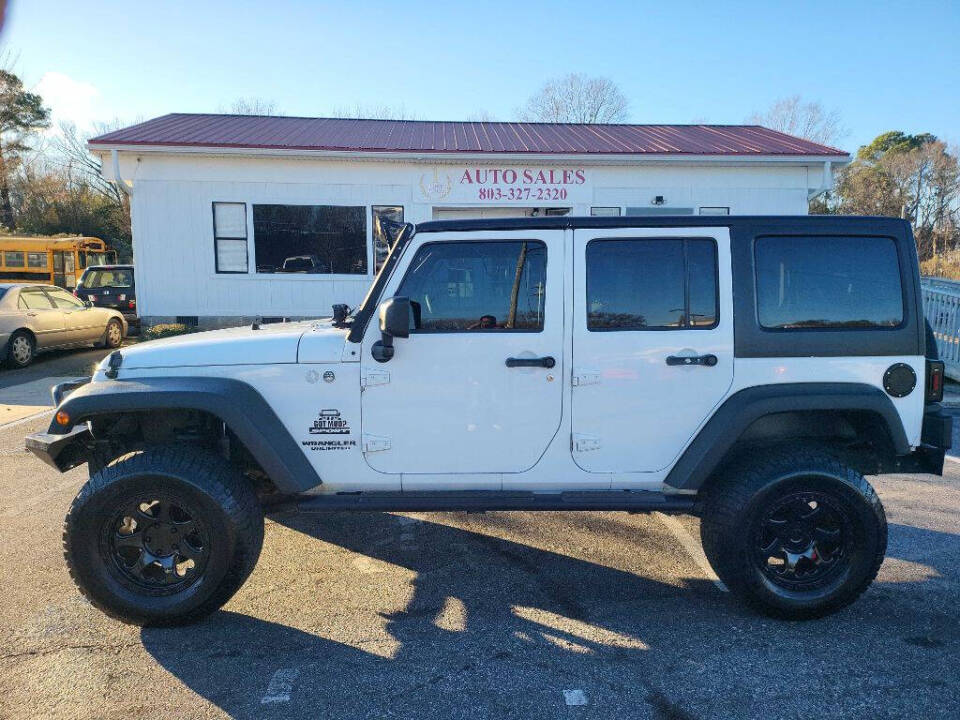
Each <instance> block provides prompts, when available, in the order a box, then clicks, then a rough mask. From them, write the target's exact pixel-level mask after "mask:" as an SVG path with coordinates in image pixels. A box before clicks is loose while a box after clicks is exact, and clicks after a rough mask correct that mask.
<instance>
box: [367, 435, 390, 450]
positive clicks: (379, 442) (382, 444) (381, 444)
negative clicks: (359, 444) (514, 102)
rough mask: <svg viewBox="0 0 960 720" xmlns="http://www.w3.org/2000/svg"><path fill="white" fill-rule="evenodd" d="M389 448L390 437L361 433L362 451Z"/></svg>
mask: <svg viewBox="0 0 960 720" xmlns="http://www.w3.org/2000/svg"><path fill="white" fill-rule="evenodd" d="M389 449H390V438H388V437H386V436H384V435H367V434H364V435H363V451H364V452H380V451H382V450H389Z"/></svg>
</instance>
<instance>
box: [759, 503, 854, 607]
mask: <svg viewBox="0 0 960 720" xmlns="http://www.w3.org/2000/svg"><path fill="white" fill-rule="evenodd" d="M753 538H754V540H753V546H754V550H755V555H754V559H755V562H756V563H757V565H758V567H759V568H760V570H761V572H763V574H764V575H765V576H766V577H767V578H769V579H770V580H771V581H772V582H774V583H775V584H777V585H779V586H781V587H783V588H786V589H788V590H800V591H802V590H811V589H814V588H817V587H822V586H823V585H824V584H825V583H829V582H830V580H831V579H833V578H834V577H836V576H837V575H838V574H840V573H842V572H843V570H844V568H845V566H846V564H847V561H848V560H849V558H850V553H851V550H852V549H851V548H850V547H849V546H850V544H851V543H852V540H853V529H852V528H851V526H850V519H849V517H848V516H847V514H846V512H845V510H844V509H843V508H842V507H840V506H839V505H838V503H837V502H836V500H835V499H834V498H832V497H830V496H829V495H827V494H826V493H822V492H803V491H799V492H789V493H786V494H785V495H783V496H781V497H780V498H778V499H776V500H774V501H773V502H771V503H770V504H769V505H768V507H767V510H766V512H764V513H762V514H761V515H760V517H759V518H758V521H757V523H756V527H755V528H754V532H753Z"/></svg>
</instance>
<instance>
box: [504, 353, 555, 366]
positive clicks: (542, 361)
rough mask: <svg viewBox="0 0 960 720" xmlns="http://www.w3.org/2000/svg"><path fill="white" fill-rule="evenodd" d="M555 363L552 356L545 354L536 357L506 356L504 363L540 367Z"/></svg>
mask: <svg viewBox="0 0 960 720" xmlns="http://www.w3.org/2000/svg"><path fill="white" fill-rule="evenodd" d="M556 364H557V361H556V360H554V359H553V358H552V357H550V356H549V355H547V356H546V357H538V358H507V360H506V365H507V367H542V368H552V367H553V366H554V365H556Z"/></svg>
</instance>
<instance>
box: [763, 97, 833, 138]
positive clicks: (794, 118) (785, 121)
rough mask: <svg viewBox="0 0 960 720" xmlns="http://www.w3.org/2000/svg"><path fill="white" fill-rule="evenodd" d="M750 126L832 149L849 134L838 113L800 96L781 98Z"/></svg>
mask: <svg viewBox="0 0 960 720" xmlns="http://www.w3.org/2000/svg"><path fill="white" fill-rule="evenodd" d="M747 122H748V123H752V124H754V125H763V126H764V127H767V128H770V129H771V130H779V131H780V132H783V133H787V134H788V135H794V136H796V137H801V138H804V139H805V140H810V141H811V142H816V143H821V144H823V145H833V144H835V143H837V142H838V141H839V140H840V139H842V138H843V137H844V136H845V135H846V134H847V130H846V129H845V128H844V127H843V124H842V122H841V120H840V113H839V112H838V111H837V110H830V111H828V110H826V109H824V107H823V105H821V104H820V103H818V102H812V101H805V100H804V99H803V98H801V97H800V96H799V95H791V96H790V97H786V98H780V99H779V100H777V101H776V102H775V103H773V105H771V106H770V108H769V109H768V110H767V111H766V112H755V113H754V114H753V115H751V116H750V117H749V118H747Z"/></svg>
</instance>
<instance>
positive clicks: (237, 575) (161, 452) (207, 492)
mask: <svg viewBox="0 0 960 720" xmlns="http://www.w3.org/2000/svg"><path fill="white" fill-rule="evenodd" d="M151 494H156V495H157V496H158V497H163V498H169V499H171V502H173V503H181V504H182V505H184V506H185V507H190V508H192V509H193V510H194V511H195V512H196V514H197V516H198V518H199V519H200V520H201V522H202V524H203V527H205V528H206V534H207V535H208V536H209V541H208V542H209V546H208V550H207V551H206V552H207V557H206V560H205V561H204V566H203V567H204V569H203V572H202V573H198V575H197V577H196V579H194V580H192V583H191V584H190V585H188V586H187V587H185V588H183V589H182V590H178V591H176V592H173V591H171V590H170V589H169V588H168V589H165V590H160V589H157V588H150V587H141V586H139V585H138V584H137V583H136V582H135V581H133V580H131V579H130V578H129V577H127V576H126V575H125V574H124V572H123V571H122V570H121V568H120V566H119V565H118V564H117V561H116V559H115V557H114V556H113V555H112V554H111V552H110V551H109V547H110V545H109V543H105V541H104V538H105V537H109V533H111V532H115V530H114V529H111V525H112V523H111V518H112V517H115V516H116V513H117V508H119V507H122V506H123V505H124V504H129V503H131V502H133V503H136V502H139V498H140V497H144V496H150V495H151ZM262 545H263V511H262V509H261V507H260V504H259V502H258V501H257V496H256V493H255V491H254V488H253V487H252V485H251V483H249V481H248V480H247V479H246V478H244V477H243V476H242V475H241V474H240V473H239V472H237V470H236V469H235V468H233V467H232V466H231V465H230V464H229V463H227V462H226V461H225V460H224V459H223V458H221V457H219V456H218V455H215V454H213V453H211V452H207V451H204V450H201V449H198V448H192V447H170V446H162V447H153V448H148V449H146V450H143V451H139V452H136V453H133V454H130V455H127V456H125V457H122V458H120V459H118V460H117V461H115V462H113V463H112V464H110V465H107V466H106V467H103V468H102V469H100V470H99V471H98V472H96V473H95V474H94V475H93V476H92V477H91V478H90V479H89V481H88V482H87V483H86V484H85V485H84V486H83V488H82V489H81V490H80V492H79V494H78V495H77V497H76V498H75V499H74V501H73V504H72V505H71V506H70V510H69V512H68V513H67V516H66V519H65V520H64V528H63V554H64V557H65V559H66V561H67V567H68V568H69V570H70V575H71V577H72V578H73V580H74V582H75V583H76V584H77V587H79V589H80V591H81V592H82V593H83V595H84V596H86V598H87V599H88V600H89V601H90V602H91V603H92V604H93V605H94V606H95V607H97V608H98V609H100V610H102V611H103V612H104V613H106V614H107V615H110V616H111V617H114V618H116V619H118V620H121V621H123V622H126V623H131V624H135V625H181V624H186V623H190V622H193V621H196V620H198V619H200V618H202V617H203V616H205V615H207V614H209V613H211V612H213V611H214V610H216V609H217V608H219V607H220V606H221V605H223V604H224V603H225V602H227V600H229V599H230V598H231V597H232V596H233V594H234V593H235V592H236V591H237V590H238V589H239V588H240V586H241V585H243V583H244V581H245V580H246V579H247V577H248V576H249V575H250V573H251V572H252V571H253V568H254V566H255V565H256V562H257V558H258V557H259V555H260V549H261V547H262Z"/></svg>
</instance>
